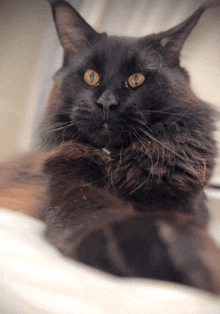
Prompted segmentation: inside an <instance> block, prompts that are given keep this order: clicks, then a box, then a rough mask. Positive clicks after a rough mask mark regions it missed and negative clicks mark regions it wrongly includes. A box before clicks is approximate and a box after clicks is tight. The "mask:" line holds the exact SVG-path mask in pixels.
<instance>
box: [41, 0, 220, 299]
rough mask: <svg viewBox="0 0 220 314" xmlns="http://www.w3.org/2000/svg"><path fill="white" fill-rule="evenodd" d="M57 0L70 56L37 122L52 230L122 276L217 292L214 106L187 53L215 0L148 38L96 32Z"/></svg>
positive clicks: (77, 252)
mask: <svg viewBox="0 0 220 314" xmlns="http://www.w3.org/2000/svg"><path fill="white" fill-rule="evenodd" d="M50 2H51V6H52V11H53V16H54V20H55V24H56V28H57V32H58V35H59V38H60V41H61V44H62V46H63V48H64V61H63V67H62V68H61V69H60V70H59V71H58V72H57V74H56V75H55V77H54V86H53V92H52V96H51V97H50V101H49V104H48V107H47V109H46V113H45V116H44V120H43V124H42V126H41V138H42V146H43V149H44V150H46V151H49V152H50V153H49V155H50V156H49V157H48V158H47V160H46V162H45V165H44V171H45V173H46V175H47V176H48V178H49V183H48V202H47V206H46V207H45V208H46V209H45V211H44V219H45V222H46V224H47V231H46V237H47V239H48V240H49V241H50V242H51V243H53V245H55V246H56V247H57V248H58V249H59V250H60V251H61V252H62V253H63V254H65V255H66V256H69V257H72V258H74V259H77V260H79V261H81V262H83V263H86V264H88V265H91V266H94V267H96V268H99V269H101V270H104V271H107V272H110V273H112V274H115V275H118V276H140V277H148V278H155V279H162V280H169V281H174V282H178V283H185V284H188V285H192V286H195V287H199V288H201V289H205V290H208V291H212V292H214V293H220V273H219V270H218V266H217V265H218V263H217V264H216V262H214V261H216V259H218V261H220V257H219V249H218V248H217V247H215V244H214V243H213V242H212V240H211V239H210V237H209V235H208V233H207V232H206V229H205V228H206V225H207V221H208V211H207V208H206V205H205V196H204V192H203V189H204V187H205V186H206V185H207V183H208V182H209V179H210V177H211V174H212V170H213V167H214V158H215V156H216V143H215V141H214V139H213V130H214V126H213V124H214V116H215V112H214V110H213V109H212V108H211V107H210V106H209V105H208V104H206V103H204V102H203V101H201V100H200V99H198V98H197V97H196V96H195V95H194V93H193V92H192V90H191V88H190V85H189V76H188V74H187V72H186V71H185V70H184V69H183V68H182V67H181V66H180V62H179V57H180V52H181V49H182V46H183V44H184V42H185V40H186V38H187V36H188V35H189V34H190V32H191V30H192V29H193V27H194V26H195V25H196V23H197V21H198V20H199V18H200V16H201V15H202V13H203V12H204V11H205V10H206V9H207V8H209V7H211V6H214V5H217V4H218V3H219V2H218V1H211V2H205V3H204V4H203V5H202V6H201V7H200V8H199V9H198V10H197V11H196V12H195V13H194V14H193V15H192V16H191V17H189V18H188V19H187V20H186V21H184V22H183V23H181V24H180V25H178V26H176V27H174V28H172V29H170V30H168V31H166V32H163V33H160V34H153V35H150V36H146V37H141V38H127V37H123V38H122V37H117V36H108V35H106V34H105V33H103V34H99V33H97V32H96V31H95V30H94V29H93V28H91V27H90V26H89V25H88V24H87V23H86V22H85V21H84V20H83V19H82V17H81V16H80V15H79V14H78V13H77V12H76V11H75V10H74V9H73V8H72V6H71V5H70V4H68V3H67V2H65V1H61V0H57V1H50ZM210 252H212V254H214V255H211V257H210V254H211V253H210ZM213 256H214V257H213ZM209 258H211V259H212V261H213V263H212V267H210V263H209Z"/></svg>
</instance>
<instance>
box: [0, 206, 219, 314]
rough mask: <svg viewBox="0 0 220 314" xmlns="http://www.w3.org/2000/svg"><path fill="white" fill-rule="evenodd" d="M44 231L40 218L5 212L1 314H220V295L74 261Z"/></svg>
mask: <svg viewBox="0 0 220 314" xmlns="http://www.w3.org/2000/svg"><path fill="white" fill-rule="evenodd" d="M44 229H45V225H44V223H42V222H40V221H38V220H36V219H34V218H31V217H28V216H25V215H23V214H21V213H17V212H13V211H10V210H7V209H4V208H2V209H1V210H0V275H1V276H0V278H1V283H0V284H1V286H0V289H1V290H0V291H1V293H0V313H1V314H73V313H74V314H110V313H120V314H134V313H138V314H142V313H146V314H219V313H220V298H218V297H215V296H213V295H211V294H209V293H204V292H202V291H199V290H196V289H193V288H189V287H185V286H182V285H177V284H172V283H167V282H162V281H156V280H146V279H121V278H117V277H114V276H111V275H107V274H104V273H102V272H99V271H97V270H95V269H92V268H90V267H87V266H84V265H82V264H80V263H77V262H74V261H72V260H69V259H67V258H65V257H63V256H61V254H60V253H59V252H58V251H57V250H56V249H55V248H53V247H52V246H51V245H50V244H49V243H47V241H46V240H45V239H44V236H43V234H44ZM215 229H216V230H219V228H216V226H215ZM213 230H214V229H213Z"/></svg>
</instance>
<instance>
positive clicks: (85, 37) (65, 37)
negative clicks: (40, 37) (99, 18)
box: [48, 0, 100, 64]
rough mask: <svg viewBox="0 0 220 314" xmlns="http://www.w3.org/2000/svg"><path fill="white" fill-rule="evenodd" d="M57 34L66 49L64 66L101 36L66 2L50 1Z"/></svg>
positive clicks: (59, 0) (61, 0) (60, 0)
mask: <svg viewBox="0 0 220 314" xmlns="http://www.w3.org/2000/svg"><path fill="white" fill-rule="evenodd" d="M48 2H49V3H50V4H51V7H52V13H53V18H54V22H55V24H56V29H57V33H58V36H59V39H60V42H61V45H62V46H63V49H64V64H65V63H66V62H68V60H69V59H71V58H72V57H73V56H74V55H75V53H76V51H77V50H78V49H80V48H86V47H88V46H89V45H91V43H92V42H93V41H94V40H95V39H96V38H97V37H99V36H100V34H99V33H97V32H96V31H95V30H94V29H93V28H92V27H91V26H89V24H88V23H87V22H86V21H85V20H84V19H83V18H82V17H81V16H80V14H79V13H78V12H76V10H75V9H74V8H73V7H72V6H71V5H70V4H69V3H68V2H66V1H63V0H48Z"/></svg>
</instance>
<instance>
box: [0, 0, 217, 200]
mask: <svg viewBox="0 0 220 314" xmlns="http://www.w3.org/2000/svg"><path fill="white" fill-rule="evenodd" d="M69 2H70V3H71V4H72V5H74V7H75V8H76V9H77V10H78V11H79V12H80V13H81V15H82V16H83V17H84V18H85V19H86V20H87V22H88V23H89V24H90V25H91V26H93V27H94V28H95V29H96V30H97V31H100V32H102V31H106V32H108V33H109V34H118V35H129V36H143V35H147V34H150V33H156V32H160V31H164V30H167V29H169V28H171V27H172V26H174V25H176V24H178V23H180V22H181V21H183V20H184V19H186V18H187V17H188V16H189V15H191V14H192V13H193V12H194V11H195V10H196V9H197V8H198V7H199V5H201V3H202V2H203V1H202V0H184V1H183V0H154V1H152V0H136V1H135V0H120V1H118V0H81V1H80V0H70V1H69ZM0 21H1V25H0V27H1V30H0V51H1V52H0V55H1V61H0V62H1V64H0V161H3V160H5V159H7V158H8V157H9V156H12V155H15V154H17V153H22V152H24V151H27V150H29V149H31V148H32V147H33V144H34V137H35V133H36V128H37V125H38V124H39V121H40V118H41V115H42V112H43V110H44V106H45V103H46V100H47V96H48V93H49V90H50V87H51V85H52V75H53V73H54V72H55V71H56V70H57V69H58V68H59V67H60V65H61V62H62V49H61V47H60V43H59V40H58V38H57V35H56V31H55V27H54V23H53V19H52V15H51V10H50V5H49V4H48V3H47V1H46V0H1V1H0ZM181 64H182V66H184V67H185V68H186V69H187V70H188V72H189V73H190V75H191V85H192V88H193V90H194V92H195V93H196V94H197V95H198V96H199V97H200V98H202V99H203V100H205V101H207V102H209V103H211V104H213V106H215V107H216V108H218V109H220V7H219V8H212V9H209V10H207V11H206V12H205V13H204V14H203V15H202V17H201V19H200V21H199V23H198V24H197V26H196V27H195V29H194V30H193V32H192V33H191V35H190V36H189V38H188V40H187V42H186V43H185V46H184V48H183V50H182V61H181ZM216 138H217V139H219V147H220V124H219V123H218V130H217V132H216ZM219 151H220V149H219ZM213 180H214V182H218V183H220V158H218V159H217V166H216V169H215V174H214V178H213ZM210 193H212V191H210ZM213 195H214V196H213V197H212V198H213V199H215V198H216V196H215V195H216V194H213ZM218 197H219V196H217V198H218ZM218 204H220V203H218Z"/></svg>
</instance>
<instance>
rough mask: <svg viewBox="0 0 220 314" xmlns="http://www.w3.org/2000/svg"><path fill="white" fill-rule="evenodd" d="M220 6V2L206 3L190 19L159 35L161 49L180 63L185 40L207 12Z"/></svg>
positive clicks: (214, 0) (217, 0)
mask: <svg viewBox="0 0 220 314" xmlns="http://www.w3.org/2000/svg"><path fill="white" fill-rule="evenodd" d="M215 6H220V0H210V1H205V2H204V3H203V4H202V5H201V6H200V7H199V8H198V9H197V10H196V11H195V12H194V13H193V14H192V15H191V16H190V17H189V18H188V19H186V20H185V21H184V22H182V23H181V24H179V25H177V26H175V27H173V28H171V29H170V30H168V31H166V32H164V33H161V34H159V38H160V45H161V47H163V48H165V49H167V50H168V51H169V52H170V54H171V56H172V57H173V59H174V61H176V62H178V61H179V55H180V51H181V49H182V47H183V45H184V42H185V40H186V39H187V37H188V36H189V34H190V33H191V31H192V30H193V28H194V27H195V25H196V24H197V22H198V21H199V19H200V17H201V15H202V14H203V13H204V11H205V10H207V9H209V8H212V7H215Z"/></svg>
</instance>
